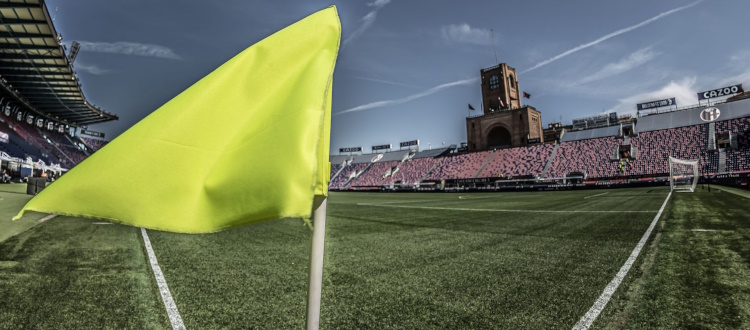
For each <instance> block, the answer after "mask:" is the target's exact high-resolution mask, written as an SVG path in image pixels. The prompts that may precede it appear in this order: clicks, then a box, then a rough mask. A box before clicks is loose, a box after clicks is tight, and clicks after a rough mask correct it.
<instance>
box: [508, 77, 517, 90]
mask: <svg viewBox="0 0 750 330" xmlns="http://www.w3.org/2000/svg"><path fill="white" fill-rule="evenodd" d="M508 86H510V87H511V88H516V82H515V81H514V79H513V74H509V75H508Z"/></svg>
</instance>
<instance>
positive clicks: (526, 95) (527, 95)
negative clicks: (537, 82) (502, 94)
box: [523, 92, 531, 99]
mask: <svg viewBox="0 0 750 330" xmlns="http://www.w3.org/2000/svg"><path fill="white" fill-rule="evenodd" d="M523 97H525V98H527V99H530V98H531V94H529V93H526V92H523Z"/></svg>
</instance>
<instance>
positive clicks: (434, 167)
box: [417, 157, 445, 183]
mask: <svg viewBox="0 0 750 330" xmlns="http://www.w3.org/2000/svg"><path fill="white" fill-rule="evenodd" d="M443 159H445V157H441V158H440V159H438V161H437V162H435V164H433V165H432V167H430V169H429V170H428V171H427V172H425V173H424V174H422V177H420V178H419V181H417V183H420V182H422V181H423V180H424V178H426V177H427V176H428V175H430V173H432V171H434V170H435V169H436V168H438V167H439V166H440V163H442V162H443Z"/></svg>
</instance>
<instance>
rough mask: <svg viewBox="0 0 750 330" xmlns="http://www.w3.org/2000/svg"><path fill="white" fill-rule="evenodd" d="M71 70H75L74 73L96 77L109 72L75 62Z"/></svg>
mask: <svg viewBox="0 0 750 330" xmlns="http://www.w3.org/2000/svg"><path fill="white" fill-rule="evenodd" d="M73 69H75V71H76V72H86V73H90V74H94V75H97V76H98V75H103V74H105V73H107V72H109V70H107V69H102V68H100V67H98V66H96V65H86V64H84V63H82V62H75V64H74V65H73Z"/></svg>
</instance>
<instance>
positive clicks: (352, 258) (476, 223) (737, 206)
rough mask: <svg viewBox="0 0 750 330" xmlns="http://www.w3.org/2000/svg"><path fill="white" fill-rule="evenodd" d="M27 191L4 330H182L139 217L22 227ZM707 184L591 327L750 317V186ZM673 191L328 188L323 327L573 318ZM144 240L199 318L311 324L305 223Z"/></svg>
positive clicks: (189, 315)
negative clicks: (161, 287)
mask: <svg viewBox="0 0 750 330" xmlns="http://www.w3.org/2000/svg"><path fill="white" fill-rule="evenodd" d="M21 188H23V186H22V185H2V186H0V328H2V329H5V328H57V329H62V328H65V329H82V328H138V329H167V328H170V324H169V320H168V318H167V315H166V312H165V310H164V306H163V304H162V302H161V297H160V295H159V292H158V289H157V286H156V282H155V280H154V277H153V273H152V272H151V269H150V266H149V264H148V258H147V256H146V252H145V248H144V247H143V241H142V239H141V237H140V233H139V230H138V229H137V228H132V227H127V226H120V225H103V224H95V222H96V221H91V220H86V219H79V218H71V217H57V218H54V219H52V220H49V221H46V222H43V223H40V222H39V221H38V220H39V219H41V218H42V217H43V216H44V215H42V214H33V213H32V214H30V215H29V216H27V217H25V218H24V219H23V220H21V221H17V222H11V221H10V220H9V219H10V217H12V216H13V215H15V213H17V212H18V210H19V209H20V208H21V206H22V205H23V204H24V203H25V202H26V201H28V200H29V198H30V197H28V196H26V195H23V194H22V193H23V191H24V190H22V189H21ZM712 188H713V189H712V190H711V192H710V193H709V192H708V191H707V189H700V186H699V189H698V190H697V191H696V193H679V194H673V195H672V199H671V200H670V202H669V203H668V204H667V207H666V208H665V211H664V214H663V215H662V217H661V218H660V220H659V222H658V223H657V226H656V228H655V229H654V232H653V233H652V235H651V239H650V240H649V241H648V243H647V245H646V246H645V247H644V248H643V251H642V252H641V255H640V256H639V258H638V260H637V261H636V263H635V264H634V265H633V268H632V269H631V271H630V273H629V274H628V276H627V277H626V278H625V280H624V281H623V283H622V285H621V286H620V288H619V289H618V290H617V292H616V293H615V295H614V296H613V297H612V300H611V301H610V302H609V304H608V305H607V307H606V308H605V309H604V311H603V312H602V314H601V315H600V316H599V318H598V319H597V321H596V322H595V323H594V328H609V329H624V328H630V329H636V328H664V329H674V328H748V327H750V217H748V216H747V214H748V211H749V210H750V206H748V205H750V203H748V202H749V201H750V200H748V198H749V197H750V196H748V194H747V193H746V192H744V191H740V192H736V190H732V189H726V190H724V189H722V190H719V189H717V188H716V187H712ZM668 192H669V190H668V188H666V187H656V188H634V189H611V190H589V191H561V192H514V193H472V194H456V193H411V194H409V193H400V194H395V193H392V194H391V193H388V194H386V193H336V192H334V193H331V196H330V199H329V207H328V223H327V233H326V256H325V270H324V283H323V299H322V310H321V314H322V315H321V318H322V319H321V328H322V329H385V328H403V329H414V328H435V329H437V328H439V329H444V328H462V329H466V328H471V329H497V328H512V329H520V328H528V329H570V328H572V327H573V325H574V324H575V323H576V322H578V320H579V319H580V318H581V317H582V316H583V315H584V314H585V313H586V311H587V310H588V309H589V308H591V306H592V304H593V303H594V301H596V299H597V298H598V297H599V295H600V294H601V293H602V290H603V289H604V287H606V286H607V284H608V283H609V282H610V281H611V280H612V278H613V277H614V275H615V274H616V273H617V272H618V270H619V269H620V268H621V267H622V265H623V263H624V262H625V260H626V259H627V258H628V256H629V255H630V253H631V252H632V250H633V248H634V247H635V245H636V244H637V242H638V240H639V239H640V238H641V236H642V235H643V234H644V232H645V231H646V229H647V228H648V226H649V224H650V223H651V221H652V220H653V219H654V216H655V215H656V213H657V211H658V210H659V208H660V207H661V205H662V203H663V202H664V199H665V198H666V196H667V194H668ZM743 194H745V196H743ZM149 236H150V239H151V242H152V244H153V248H154V251H155V253H156V256H157V258H158V260H159V264H160V265H161V268H162V270H163V272H164V275H165V277H166V280H167V282H168V284H169V288H170V291H171V292H172V295H173V297H174V300H175V303H176V304H177V307H178V308H179V311H180V314H181V316H182V319H183V321H184V322H185V325H186V327H187V328H188V329H228V328H236V329H248V328H273V329H292V328H302V327H304V322H305V321H304V318H305V302H306V294H307V270H308V260H309V245H310V240H309V238H310V231H309V229H308V228H307V227H306V226H305V225H304V224H303V223H302V222H301V221H299V220H279V221H270V222H264V223H259V224H255V225H250V226H246V227H242V228H238V229H233V230H228V231H225V232H221V233H216V234H209V235H181V234H172V233H166V232H158V231H149Z"/></svg>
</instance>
